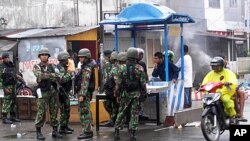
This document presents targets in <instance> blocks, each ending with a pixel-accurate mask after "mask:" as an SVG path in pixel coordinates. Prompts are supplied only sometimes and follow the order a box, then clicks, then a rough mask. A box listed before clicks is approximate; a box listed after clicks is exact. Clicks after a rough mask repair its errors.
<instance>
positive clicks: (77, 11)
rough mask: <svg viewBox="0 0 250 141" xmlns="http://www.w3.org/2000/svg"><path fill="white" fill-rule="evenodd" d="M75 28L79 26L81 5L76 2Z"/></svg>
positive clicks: (75, 0)
mask: <svg viewBox="0 0 250 141" xmlns="http://www.w3.org/2000/svg"><path fill="white" fill-rule="evenodd" d="M74 26H79V4H78V0H74Z"/></svg>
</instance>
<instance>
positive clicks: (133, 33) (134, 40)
mask: <svg viewBox="0 0 250 141" xmlns="http://www.w3.org/2000/svg"><path fill="white" fill-rule="evenodd" d="M132 35H133V47H136V31H135V30H133V31H132Z"/></svg>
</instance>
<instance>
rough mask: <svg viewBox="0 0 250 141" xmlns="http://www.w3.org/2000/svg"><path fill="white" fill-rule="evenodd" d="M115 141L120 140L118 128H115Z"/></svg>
mask: <svg viewBox="0 0 250 141" xmlns="http://www.w3.org/2000/svg"><path fill="white" fill-rule="evenodd" d="M114 139H115V140H119V139H120V134H119V129H117V128H115V133H114Z"/></svg>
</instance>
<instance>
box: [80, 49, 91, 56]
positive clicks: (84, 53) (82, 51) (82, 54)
mask: <svg viewBox="0 0 250 141" xmlns="http://www.w3.org/2000/svg"><path fill="white" fill-rule="evenodd" d="M78 57H87V58H91V53H90V51H89V49H87V48H83V49H81V50H80V51H79V53H78Z"/></svg>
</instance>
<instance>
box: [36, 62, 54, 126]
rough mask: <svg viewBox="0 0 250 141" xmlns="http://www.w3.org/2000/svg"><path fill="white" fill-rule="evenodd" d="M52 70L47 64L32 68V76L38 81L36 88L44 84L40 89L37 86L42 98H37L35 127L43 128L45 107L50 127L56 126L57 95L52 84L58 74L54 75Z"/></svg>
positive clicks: (50, 65)
mask: <svg viewBox="0 0 250 141" xmlns="http://www.w3.org/2000/svg"><path fill="white" fill-rule="evenodd" d="M53 69H54V68H53V66H52V64H48V63H39V64H37V65H35V66H34V68H33V72H34V75H35V76H36V77H37V80H38V86H39V85H40V84H41V83H44V84H45V87H46V88H42V87H43V86H39V88H40V89H41V94H42V97H41V98H38V102H37V115H36V120H35V126H36V127H43V125H44V122H45V117H46V109H47V105H48V106H49V112H50V124H51V126H53V127H57V126H58V121H57V112H58V95H57V91H56V88H55V86H54V87H53V86H52V83H55V82H56V81H57V78H58V74H56V73H55V72H54V70H53ZM46 72H47V73H46ZM42 81H43V82H42ZM39 83H40V84H39ZM44 84H42V85H44ZM43 89H44V90H43Z"/></svg>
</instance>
